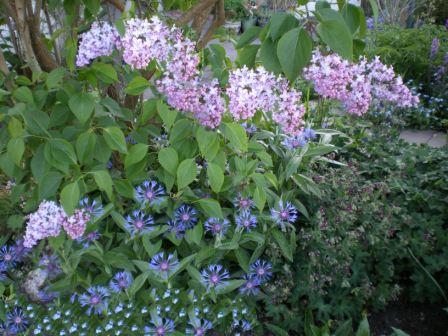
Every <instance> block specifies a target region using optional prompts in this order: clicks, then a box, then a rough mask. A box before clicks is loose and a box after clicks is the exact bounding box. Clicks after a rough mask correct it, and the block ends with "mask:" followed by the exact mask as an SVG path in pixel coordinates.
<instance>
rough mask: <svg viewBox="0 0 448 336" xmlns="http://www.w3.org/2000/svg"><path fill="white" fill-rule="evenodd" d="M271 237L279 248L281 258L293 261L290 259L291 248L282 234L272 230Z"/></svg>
mask: <svg viewBox="0 0 448 336" xmlns="http://www.w3.org/2000/svg"><path fill="white" fill-rule="evenodd" d="M272 235H273V236H274V239H275V241H276V242H277V244H278V246H279V247H280V251H281V252H282V254H283V256H284V257H285V258H286V259H288V260H289V261H290V262H292V261H293V258H292V247H291V245H290V244H289V242H288V239H286V237H285V235H284V233H282V232H280V231H278V230H273V231H272Z"/></svg>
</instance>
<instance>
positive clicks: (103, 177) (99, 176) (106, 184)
mask: <svg viewBox="0 0 448 336" xmlns="http://www.w3.org/2000/svg"><path fill="white" fill-rule="evenodd" d="M92 174H93V178H94V179H95V182H96V184H97V185H98V187H99V189H101V190H104V191H105V192H106V194H107V196H108V197H109V199H112V198H113V194H112V186H113V181H112V178H111V177H110V174H109V172H108V171H107V170H99V171H95V172H93V173H92Z"/></svg>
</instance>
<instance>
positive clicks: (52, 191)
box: [38, 171, 62, 200]
mask: <svg viewBox="0 0 448 336" xmlns="http://www.w3.org/2000/svg"><path fill="white" fill-rule="evenodd" d="M61 181H62V174H60V173H58V172H56V171H49V172H48V173H46V174H45V175H44V176H43V177H42V179H41V180H40V182H39V185H38V188H39V200H44V199H48V198H50V197H53V196H54V195H56V192H57V191H58V190H59V186H60V185H61Z"/></svg>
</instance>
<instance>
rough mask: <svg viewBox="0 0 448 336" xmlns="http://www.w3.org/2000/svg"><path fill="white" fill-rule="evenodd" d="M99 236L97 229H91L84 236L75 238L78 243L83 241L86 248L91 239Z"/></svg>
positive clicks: (93, 239)
mask: <svg viewBox="0 0 448 336" xmlns="http://www.w3.org/2000/svg"><path fill="white" fill-rule="evenodd" d="M100 237H101V235H100V233H99V232H98V231H92V232H89V233H88V234H86V235H85V237H80V238H78V239H77V241H78V242H79V243H83V247H84V248H88V247H89V246H90V243H92V242H93V241H95V240H97V239H99V238H100Z"/></svg>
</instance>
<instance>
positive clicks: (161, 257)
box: [149, 252, 179, 279]
mask: <svg viewBox="0 0 448 336" xmlns="http://www.w3.org/2000/svg"><path fill="white" fill-rule="evenodd" d="M178 265H179V261H178V260H177V258H176V257H175V256H174V255H173V254H167V255H166V256H165V253H164V252H160V253H157V254H156V255H155V256H154V257H152V259H151V262H150V264H149V268H151V269H152V270H153V271H154V272H156V273H157V274H158V275H159V276H160V277H161V278H163V279H168V277H169V275H170V273H172V272H174V270H175V269H176V268H177V266H178Z"/></svg>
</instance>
